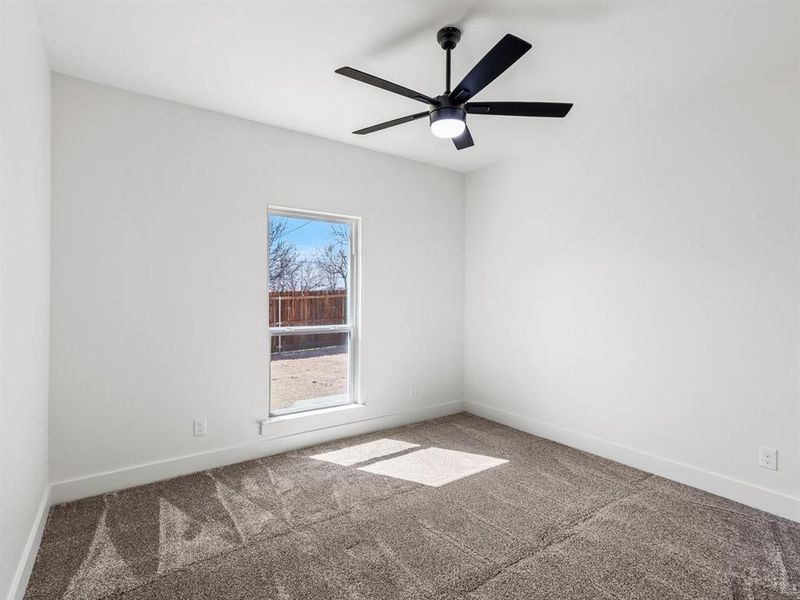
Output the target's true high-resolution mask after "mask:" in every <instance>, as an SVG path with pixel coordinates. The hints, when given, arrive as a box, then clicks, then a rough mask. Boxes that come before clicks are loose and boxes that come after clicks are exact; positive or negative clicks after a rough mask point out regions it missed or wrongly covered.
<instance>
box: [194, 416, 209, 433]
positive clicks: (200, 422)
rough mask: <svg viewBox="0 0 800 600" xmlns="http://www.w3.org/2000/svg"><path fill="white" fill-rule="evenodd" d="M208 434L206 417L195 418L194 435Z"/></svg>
mask: <svg viewBox="0 0 800 600" xmlns="http://www.w3.org/2000/svg"><path fill="white" fill-rule="evenodd" d="M205 434H206V418H205V417H203V418H202V419H195V420H194V435H195V437H197V436H200V435H205Z"/></svg>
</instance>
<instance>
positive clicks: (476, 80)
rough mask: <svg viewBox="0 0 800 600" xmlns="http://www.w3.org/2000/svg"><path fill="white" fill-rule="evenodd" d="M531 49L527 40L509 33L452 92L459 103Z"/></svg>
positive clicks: (490, 81)
mask: <svg viewBox="0 0 800 600" xmlns="http://www.w3.org/2000/svg"><path fill="white" fill-rule="evenodd" d="M530 49H531V45H530V44H529V43H528V42H526V41H525V40H521V39H519V38H518V37H516V36H514V35H511V34H510V33H507V34H506V35H505V36H504V37H503V39H502V40H500V41H499V42H497V44H496V45H495V47H494V48H492V49H491V50H489V52H488V53H487V54H486V56H484V57H483V58H482V59H481V60H480V61H479V62H478V64H477V65H475V66H474V67H472V70H471V71H470V72H469V73H467V76H466V77H464V79H463V80H462V81H461V83H459V84H458V85H457V86H456V89H454V90H453V91H452V93H451V94H450V99H451V100H453V102H455V103H457V104H461V103H463V102H466V101H467V100H469V99H470V98H472V97H473V96H474V95H475V94H477V93H478V92H480V91H481V90H482V89H483V88H485V87H486V86H487V85H489V84H490V83H492V82H493V81H494V80H495V79H497V77H498V76H499V75H500V74H502V73H503V71H505V70H506V69H508V67H510V66H511V65H513V64H514V63H515V62H517V60H519V58H520V57H521V56H522V55H523V54H525V53H526V52H527V51H528V50H530Z"/></svg>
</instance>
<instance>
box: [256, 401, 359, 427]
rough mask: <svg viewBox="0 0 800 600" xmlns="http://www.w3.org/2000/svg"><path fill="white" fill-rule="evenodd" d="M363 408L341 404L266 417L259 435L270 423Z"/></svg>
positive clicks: (357, 405) (356, 405)
mask: <svg viewBox="0 0 800 600" xmlns="http://www.w3.org/2000/svg"><path fill="white" fill-rule="evenodd" d="M359 408H364V405H363V404H355V403H354V404H343V405H342V406H332V407H330V408H318V409H316V410H307V411H303V412H297V413H290V414H288V415H276V416H274V417H267V418H266V419H264V420H263V421H261V435H265V430H266V426H267V425H269V424H270V423H283V422H286V421H295V420H297V419H304V418H308V417H317V416H323V415H329V414H332V413H333V414H335V413H340V412H345V411H350V410H356V409H359Z"/></svg>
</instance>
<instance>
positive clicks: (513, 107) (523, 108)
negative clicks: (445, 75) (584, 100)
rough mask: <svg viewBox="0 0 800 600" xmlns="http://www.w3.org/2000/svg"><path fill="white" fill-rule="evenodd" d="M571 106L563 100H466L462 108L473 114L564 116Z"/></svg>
mask: <svg viewBox="0 0 800 600" xmlns="http://www.w3.org/2000/svg"><path fill="white" fill-rule="evenodd" d="M571 108H572V104H565V103H563V102H468V103H467V105H466V106H465V107H464V110H466V111H467V112H468V113H471V114H475V115H505V116H509V117H566V116H567V113H568V112H569V110H570V109H571Z"/></svg>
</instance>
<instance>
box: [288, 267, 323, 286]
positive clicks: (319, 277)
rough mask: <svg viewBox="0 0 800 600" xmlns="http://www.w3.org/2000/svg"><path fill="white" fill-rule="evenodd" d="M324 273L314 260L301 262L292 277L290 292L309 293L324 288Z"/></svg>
mask: <svg viewBox="0 0 800 600" xmlns="http://www.w3.org/2000/svg"><path fill="white" fill-rule="evenodd" d="M325 283H326V280H325V273H324V272H323V271H322V269H321V268H320V266H319V264H317V261H316V260H302V261H300V262H299V264H298V268H297V270H296V271H295V272H294V275H293V277H292V287H291V290H292V291H297V292H309V291H311V290H318V289H321V288H323V287H324V286H325Z"/></svg>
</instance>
